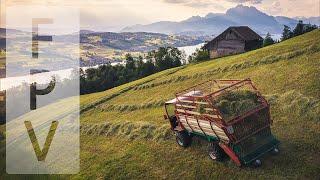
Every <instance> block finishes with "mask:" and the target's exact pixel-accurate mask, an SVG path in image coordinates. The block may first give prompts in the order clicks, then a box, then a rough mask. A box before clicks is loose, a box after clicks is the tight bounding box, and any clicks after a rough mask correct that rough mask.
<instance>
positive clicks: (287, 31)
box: [281, 25, 293, 41]
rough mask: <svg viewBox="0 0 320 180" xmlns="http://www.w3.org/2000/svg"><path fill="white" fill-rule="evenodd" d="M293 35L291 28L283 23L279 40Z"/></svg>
mask: <svg viewBox="0 0 320 180" xmlns="http://www.w3.org/2000/svg"><path fill="white" fill-rule="evenodd" d="M292 36H293V33H292V31H291V28H290V27H289V26H286V25H284V28H283V32H282V37H281V41H284V40H287V39H290V38H291V37H292Z"/></svg>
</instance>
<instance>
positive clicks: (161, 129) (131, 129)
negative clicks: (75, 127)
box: [80, 122, 173, 141]
mask: <svg viewBox="0 0 320 180" xmlns="http://www.w3.org/2000/svg"><path fill="white" fill-rule="evenodd" d="M80 132H81V134H85V135H93V136H116V137H121V138H126V139H129V140H136V139H146V140H155V141H165V140H168V139H172V138H173V133H172V131H171V130H170V128H169V124H168V125H162V126H156V125H153V124H150V123H132V122H117V123H111V122H106V123H104V124H85V125H81V128H80Z"/></svg>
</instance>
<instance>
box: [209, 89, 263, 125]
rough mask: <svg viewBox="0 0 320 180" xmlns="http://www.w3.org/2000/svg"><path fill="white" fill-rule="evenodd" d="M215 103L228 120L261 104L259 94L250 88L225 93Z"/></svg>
mask: <svg viewBox="0 0 320 180" xmlns="http://www.w3.org/2000/svg"><path fill="white" fill-rule="evenodd" d="M213 103H214V106H215V107H217V108H218V109H219V111H220V112H221V114H222V117H223V118H224V120H225V121H226V122H228V121H230V120H232V118H234V117H237V116H240V115H242V114H244V113H245V112H247V111H250V110H252V109H254V108H256V107H258V106H259V105H260V103H259V102H258V96H257V94H256V93H254V92H252V91H249V90H236V91H231V92H226V93H223V94H222V95H220V96H218V97H217V99H215V100H214V102H213Z"/></svg>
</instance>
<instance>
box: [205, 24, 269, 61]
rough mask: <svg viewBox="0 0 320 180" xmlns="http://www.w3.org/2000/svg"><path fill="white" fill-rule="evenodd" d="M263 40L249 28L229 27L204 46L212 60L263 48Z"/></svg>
mask: <svg viewBox="0 0 320 180" xmlns="http://www.w3.org/2000/svg"><path fill="white" fill-rule="evenodd" d="M262 43H263V38H262V37H261V36H259V35H258V34H257V33H256V32H254V31H253V30H252V29H250V28H249V27H248V26H237V27H229V28H228V29H226V30H225V31H224V32H223V33H222V34H220V35H219V36H217V37H216V38H214V39H213V40H212V41H210V42H208V43H207V44H206V45H204V47H203V49H205V50H208V51H209V54H210V58H217V57H222V56H227V55H232V54H239V53H243V52H247V51H250V50H254V49H258V48H260V47H262Z"/></svg>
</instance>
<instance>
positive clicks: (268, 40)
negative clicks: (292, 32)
mask: <svg viewBox="0 0 320 180" xmlns="http://www.w3.org/2000/svg"><path fill="white" fill-rule="evenodd" d="M274 43H275V41H274V40H273V39H272V38H271V35H270V33H267V35H266V37H265V38H264V40H263V47H266V46H270V45H272V44H274Z"/></svg>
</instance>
